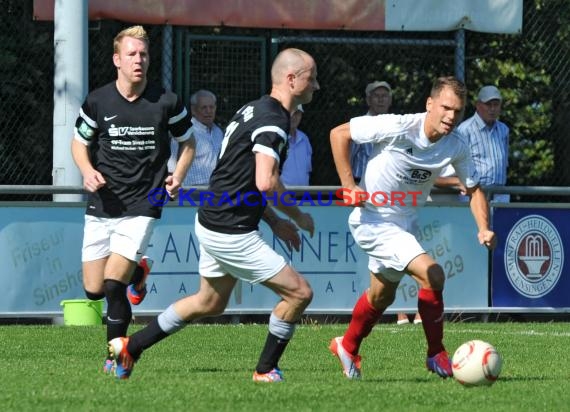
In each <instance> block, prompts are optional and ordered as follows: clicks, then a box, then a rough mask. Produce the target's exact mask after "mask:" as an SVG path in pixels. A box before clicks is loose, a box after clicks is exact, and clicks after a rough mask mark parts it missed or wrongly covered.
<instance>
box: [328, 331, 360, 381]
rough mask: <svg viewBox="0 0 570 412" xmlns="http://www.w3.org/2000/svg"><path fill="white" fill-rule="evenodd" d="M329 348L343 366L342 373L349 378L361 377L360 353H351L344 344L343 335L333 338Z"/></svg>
mask: <svg viewBox="0 0 570 412" xmlns="http://www.w3.org/2000/svg"><path fill="white" fill-rule="evenodd" d="M329 350H330V351H331V352H332V354H333V355H335V356H336V357H337V358H338V360H339V361H340V364H341V366H342V373H343V374H344V376H346V377H347V378H348V379H360V378H361V377H362V376H361V374H360V360H361V357H360V355H356V356H354V355H351V354H350V353H348V352H347V351H346V350H345V349H344V347H343V346H342V336H338V337H336V338H333V340H331V343H330V345H329Z"/></svg>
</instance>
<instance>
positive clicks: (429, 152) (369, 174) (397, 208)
mask: <svg viewBox="0 0 570 412" xmlns="http://www.w3.org/2000/svg"><path fill="white" fill-rule="evenodd" d="M426 114H427V113H417V114H406V115H395V114H382V115H378V116H361V117H356V118H353V119H351V121H350V134H351V135H352V139H353V140H354V141H355V142H356V143H368V142H372V143H374V147H373V150H372V154H371V156H370V159H369V161H368V164H367V166H366V172H365V174H364V179H363V180H362V181H361V187H362V188H363V189H365V190H366V192H367V193H368V194H369V195H370V196H372V198H371V199H368V200H367V201H366V204H365V208H364V209H365V210H362V214H363V215H364V214H365V215H367V219H372V220H375V219H376V218H375V217H374V216H376V217H380V216H383V217H388V216H390V215H392V216H394V215H400V216H408V217H411V216H415V214H416V207H421V206H423V205H424V204H425V202H426V199H427V197H428V195H429V194H430V191H431V189H432V187H433V185H434V183H435V180H436V178H437V177H438V176H439V174H440V172H441V170H442V169H443V168H444V167H446V166H447V165H449V164H451V165H453V167H454V168H455V170H456V172H457V176H458V177H459V179H460V180H461V182H462V183H463V184H464V185H465V186H466V187H473V186H475V185H477V183H478V182H479V177H478V175H477V171H476V170H475V167H474V165H473V161H472V159H471V155H470V152H469V148H468V147H467V145H466V144H465V142H464V141H463V139H461V136H460V135H459V134H458V133H456V132H455V131H453V132H451V133H450V134H448V135H447V136H444V137H442V138H441V139H440V140H438V141H437V142H435V143H432V142H430V141H429V139H428V138H427V136H426V135H425V133H424V122H425V118H426ZM357 210H361V209H359V208H357V209H356V210H355V212H356V211H357ZM369 212H371V213H369ZM360 213H361V212H358V213H357V214H360ZM367 219H366V220H367Z"/></svg>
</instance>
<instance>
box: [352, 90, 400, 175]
mask: <svg viewBox="0 0 570 412" xmlns="http://www.w3.org/2000/svg"><path fill="white" fill-rule="evenodd" d="M364 92H365V94H366V104H367V105H368V113H366V114H367V115H368V116H377V115H379V114H385V113H388V110H389V109H390V106H391V105H392V88H391V87H390V85H389V84H388V82H385V81H374V82H372V83H369V84H368V85H367V86H366V89H365V91H364ZM350 153H351V155H350V165H351V167H352V175H353V176H354V181H355V182H356V183H358V182H360V179H361V178H362V176H364V169H365V168H366V164H367V163H368V159H369V158H370V154H371V153H372V143H360V144H358V143H355V142H351V146H350Z"/></svg>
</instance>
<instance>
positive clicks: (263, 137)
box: [109, 49, 319, 382]
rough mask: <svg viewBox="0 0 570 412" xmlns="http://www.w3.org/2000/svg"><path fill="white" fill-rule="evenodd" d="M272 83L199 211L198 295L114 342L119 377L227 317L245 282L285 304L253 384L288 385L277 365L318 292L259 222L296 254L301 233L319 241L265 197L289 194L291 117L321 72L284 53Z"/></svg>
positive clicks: (236, 134) (245, 111) (232, 128)
mask: <svg viewBox="0 0 570 412" xmlns="http://www.w3.org/2000/svg"><path fill="white" fill-rule="evenodd" d="M271 81H272V89H271V93H270V94H269V95H265V96H262V97H261V98H260V99H258V100H255V101H252V102H250V103H248V104H246V105H245V106H243V107H242V108H241V109H239V110H238V111H237V113H236V114H235V115H234V117H233V118H232V120H231V122H230V123H229V125H228V126H227V128H226V132H225V136H224V140H223V142H222V148H221V153H220V158H219V160H218V163H217V166H216V168H215V169H214V171H213V173H212V177H211V179H210V185H209V188H208V191H209V192H210V193H212V194H213V198H212V201H211V202H208V203H207V204H203V205H201V206H200V207H199V210H198V213H197V217H196V221H195V231H196V236H197V237H198V240H199V241H200V262H199V272H200V290H199V291H198V292H197V293H196V294H194V295H192V296H187V297H184V298H182V299H180V300H178V301H177V302H175V303H173V304H172V305H170V306H169V307H168V308H167V309H166V310H165V311H164V312H163V313H161V314H160V315H159V316H158V317H157V318H155V319H154V320H152V321H151V322H150V323H149V325H148V326H147V327H146V328H144V329H142V330H141V331H139V332H137V333H135V334H133V335H131V336H130V337H121V338H116V339H113V340H111V341H110V342H109V351H110V353H111V355H112V356H113V358H114V359H115V362H116V376H117V377H119V378H123V379H126V378H128V377H129V376H130V374H131V371H132V369H133V366H134V364H135V362H136V361H137V360H138V359H139V357H140V356H141V354H142V352H143V350H145V349H146V348H148V347H150V346H152V345H154V344H155V343H157V342H159V341H161V340H162V339H164V338H166V337H167V336H169V335H172V334H173V333H174V332H176V331H178V330H180V329H182V328H183V327H184V326H186V324H187V323H188V322H192V321H195V320H196V319H199V318H203V317H207V316H217V315H220V314H222V313H223V312H224V310H225V308H226V306H227V304H228V300H229V298H230V294H231V292H232V290H233V288H234V286H235V284H236V282H237V281H238V279H241V280H243V281H245V282H249V283H251V284H262V285H264V286H266V287H268V288H269V289H271V290H273V291H274V292H275V293H276V294H277V295H279V296H280V298H281V300H280V301H279V302H278V303H277V305H276V306H275V307H274V308H273V311H272V313H271V317H270V320H269V333H268V335H267V339H266V342H265V346H264V348H263V350H262V352H261V356H260V358H259V361H258V363H257V366H256V368H255V371H254V373H253V380H254V381H256V382H279V381H282V380H283V374H282V372H281V370H280V368H279V365H278V363H279V359H280V358H281V355H282V354H283V351H284V350H285V348H286V346H287V344H288V343H289V340H290V339H291V338H292V336H293V332H294V330H295V324H296V323H297V322H298V321H299V319H300V317H301V315H302V314H303V311H304V310H305V308H306V307H307V306H308V305H309V303H310V302H311V299H312V296H313V292H312V289H311V287H310V286H309V284H308V282H307V281H306V280H305V279H304V278H303V277H302V276H301V275H300V274H299V273H298V272H297V271H296V270H295V269H293V268H292V267H291V266H289V265H288V264H287V262H286V261H285V259H284V258H283V257H282V256H281V255H279V254H277V253H276V252H275V251H274V250H273V249H272V248H271V246H269V245H268V244H267V243H266V242H265V241H264V240H263V239H262V237H261V233H260V232H259V230H258V229H259V221H260V220H261V219H263V220H265V221H266V222H267V223H268V225H269V226H270V227H271V230H272V231H273V233H274V234H275V235H276V236H278V237H279V238H280V239H282V240H283V241H284V242H285V243H286V244H287V245H288V246H289V247H290V248H294V249H296V250H299V246H300V237H299V234H298V232H297V230H298V229H297V228H300V229H303V230H306V231H307V232H309V233H310V235H311V236H312V235H313V231H314V223H313V219H312V217H311V216H310V215H309V214H307V213H303V212H301V211H300V209H299V208H297V207H296V206H284V205H281V204H277V205H275V207H276V208H277V209H278V210H279V211H281V212H282V213H284V214H285V215H286V216H287V217H288V219H283V218H281V217H279V215H278V214H277V213H276V212H275V211H274V210H273V209H272V208H271V207H270V206H266V205H264V203H265V202H263V201H262V196H263V194H264V193H267V194H268V196H270V197H271V198H272V199H275V198H278V199H279V198H281V194H282V193H283V192H284V191H285V188H284V186H283V184H282V182H281V179H280V165H282V164H283V162H284V160H285V156H286V153H287V135H288V134H289V125H290V114H291V113H292V112H293V111H294V110H295V109H296V108H297V106H298V105H300V104H306V103H309V102H310V101H311V100H312V97H313V92H315V91H317V90H318V89H319V83H318V82H317V66H316V64H315V61H314V60H313V58H312V57H311V56H310V55H309V54H307V53H306V52H304V51H302V50H299V49H285V50H283V51H282V52H281V53H279V54H278V55H277V57H276V58H275V61H274V63H273V65H272V68H271ZM243 193H248V194H251V196H249V197H248V201H247V203H246V202H243V201H239V197H240V194H243ZM289 219H290V220H289ZM293 222H294V223H293Z"/></svg>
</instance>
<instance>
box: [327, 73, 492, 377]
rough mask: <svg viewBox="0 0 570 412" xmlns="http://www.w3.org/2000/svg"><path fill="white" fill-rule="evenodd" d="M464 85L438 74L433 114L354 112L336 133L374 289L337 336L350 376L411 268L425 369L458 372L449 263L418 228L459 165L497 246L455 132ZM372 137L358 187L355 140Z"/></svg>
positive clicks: (340, 168)
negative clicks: (446, 331) (448, 329)
mask: <svg viewBox="0 0 570 412" xmlns="http://www.w3.org/2000/svg"><path fill="white" fill-rule="evenodd" d="M466 94H467V91H466V88H465V85H464V84H463V83H462V82H461V81H459V80H458V79H456V78H454V77H440V78H438V79H436V81H435V82H434V84H433V87H432V89H431V93H430V96H429V97H428V99H427V102H426V112H425V113H417V114H406V115H393V114H386V115H380V116H361V117H356V118H353V119H352V120H351V121H350V123H345V124H343V125H340V126H338V127H336V128H335V129H333V130H332V131H331V136H330V139H331V147H332V153H333V157H334V161H335V165H336V169H337V172H338V175H339V177H340V181H341V185H342V187H343V190H344V191H345V192H344V193H347V196H346V197H345V198H344V199H343V200H344V201H345V203H346V204H350V205H354V206H359V207H356V208H355V209H354V210H353V211H352V213H351V214H350V217H349V220H348V223H349V228H350V231H351V233H352V235H353V237H354V239H355V241H356V243H357V244H358V245H359V246H360V247H361V248H362V249H363V250H364V251H365V252H366V254H367V255H368V259H369V260H368V269H369V270H370V287H369V288H368V289H367V290H366V292H364V294H363V295H362V296H361V297H360V299H359V300H358V302H357V303H356V305H355V307H354V309H353V312H352V318H351V321H350V324H349V326H348V329H347V331H346V333H345V334H344V336H339V337H336V338H334V339H332V341H331V344H330V350H331V352H332V353H333V354H334V355H336V356H337V357H338V358H339V360H340V362H341V366H342V369H343V373H344V375H345V376H346V377H347V378H349V379H358V378H360V377H361V373H360V362H361V357H360V355H359V353H358V352H359V349H360V345H361V343H362V340H363V339H364V338H365V337H366V336H368V334H369V333H370V332H371V330H372V328H373V327H374V325H375V324H376V322H377V321H378V320H379V319H380V316H381V315H382V313H383V312H384V311H385V310H386V308H387V307H388V306H390V305H391V304H392V302H394V299H395V296H396V291H397V289H398V284H399V283H400V280H401V279H402V277H403V276H404V275H406V274H409V275H410V276H412V277H413V278H414V279H415V280H416V281H417V282H418V284H419V286H420V289H419V291H418V312H419V314H420V316H421V318H422V326H423V329H424V333H425V336H426V340H427V346H428V348H427V358H426V367H427V369H428V370H429V371H430V372H433V373H436V374H437V375H439V376H440V377H442V378H447V377H451V376H453V371H452V369H451V360H450V359H449V356H448V353H447V351H446V350H445V346H444V345H443V320H444V312H443V308H444V307H443V287H444V283H445V273H444V271H443V268H442V267H441V266H440V265H439V264H438V263H437V262H436V261H435V260H434V259H433V258H432V257H431V256H430V255H429V254H427V253H426V251H425V250H424V249H423V247H422V246H421V245H420V243H419V241H418V239H417V237H416V234H417V232H418V225H417V208H418V207H421V206H423V205H424V204H425V202H426V199H427V197H428V195H429V193H430V191H431V188H432V187H433V184H434V182H435V180H436V178H437V177H438V176H439V174H440V172H441V170H442V169H443V168H444V167H446V166H447V165H448V164H452V165H453V166H454V167H455V170H456V171H457V175H458V177H459V179H460V181H461V182H462V184H463V185H464V186H465V187H466V190H467V193H468V194H469V195H471V201H470V206H471V211H472V213H473V216H474V218H475V222H476V224H477V228H478V233H477V237H478V240H479V243H480V244H481V245H484V246H486V247H487V248H493V247H494V246H495V243H496V239H495V234H494V233H493V232H492V231H491V230H490V226H489V205H488V203H487V199H486V197H485V194H484V193H483V191H482V190H481V189H480V187H479V184H478V182H479V177H478V175H477V171H476V170H475V167H474V165H473V161H472V159H471V155H470V152H469V148H468V147H467V145H466V144H465V142H464V141H463V139H462V138H461V137H460V135H458V134H457V133H456V132H454V130H453V129H454V128H455V126H456V125H457V123H458V122H459V119H460V118H461V116H462V114H463V110H464V108H465V99H466ZM353 140H354V141H355V142H357V143H368V142H370V143H373V144H374V147H373V150H372V155H371V157H370V160H369V161H368V165H367V167H366V172H365V176H364V179H363V180H362V181H361V185H360V186H357V185H356V183H355V181H354V177H353V175H352V169H351V167H350V161H349V154H350V143H351V141H353Z"/></svg>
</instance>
